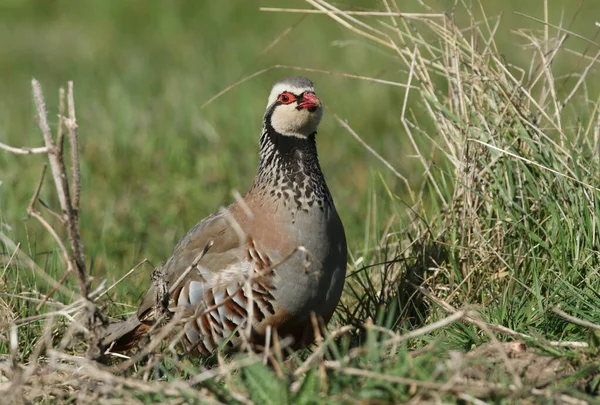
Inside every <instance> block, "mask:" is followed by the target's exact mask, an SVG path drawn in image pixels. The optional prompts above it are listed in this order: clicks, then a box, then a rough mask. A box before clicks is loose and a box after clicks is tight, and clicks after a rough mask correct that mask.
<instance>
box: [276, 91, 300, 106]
mask: <svg viewBox="0 0 600 405" xmlns="http://www.w3.org/2000/svg"><path fill="white" fill-rule="evenodd" d="M295 100H296V97H294V96H293V95H292V94H290V93H287V92H286V93H281V94H280V95H279V101H280V102H281V103H283V104H289V103H291V102H293V101H295Z"/></svg>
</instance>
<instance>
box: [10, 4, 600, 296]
mask: <svg viewBox="0 0 600 405" xmlns="http://www.w3.org/2000/svg"><path fill="white" fill-rule="evenodd" d="M426 3H427V5H428V6H430V7H432V9H433V10H435V11H436V12H446V13H448V14H449V15H451V14H452V11H453V6H454V1H427V2H426ZM282 4H283V2H278V1H274V0H273V1H261V2H252V1H237V2H233V1H169V2H167V1H147V0H144V1H141V0H139V1H133V0H130V1H116V0H113V1H59V0H53V1H51V0H40V1H24V0H4V1H2V2H1V3H0V75H1V76H0V77H1V80H0V142H4V143H8V144H10V145H13V146H41V145H42V141H41V135H40V132H39V129H38V128H37V125H36V123H35V120H34V117H33V115H34V107H33V102H32V100H31V95H30V94H31V90H30V81H31V78H32V77H34V78H36V79H38V80H39V81H40V82H41V83H42V86H43V89H44V92H45V96H46V102H47V105H48V110H49V117H50V120H51V122H52V124H53V125H54V127H55V126H56V122H57V111H58V108H57V98H58V97H57V95H58V88H59V87H60V86H65V85H66V81H67V80H73V81H74V82H75V98H76V108H77V118H78V124H79V133H80V138H81V140H80V142H81V164H82V176H83V180H82V203H81V220H82V233H83V240H84V244H85V247H86V252H87V255H88V259H89V260H90V261H91V262H92V263H93V264H92V266H91V267H92V269H91V271H92V275H94V276H95V277H97V278H103V277H105V276H106V275H108V277H109V280H110V281H112V280H114V279H115V278H116V277H117V276H119V275H121V274H123V273H125V272H126V271H127V270H129V268H131V267H132V266H133V265H135V264H136V263H138V262H139V261H140V260H142V259H143V258H148V259H150V260H151V261H152V263H153V264H154V265H159V264H160V263H161V262H163V261H164V260H165V259H166V258H167V257H168V255H169V253H170V251H171V249H172V247H173V246H174V245H175V243H176V242H177V240H178V239H179V238H180V237H181V236H182V235H183V234H184V232H185V231H186V230H187V229H189V228H190V227H191V226H192V225H193V224H194V223H196V222H197V221H198V220H199V219H201V218H203V217H204V216H206V215H208V214H210V213H211V212H213V211H214V210H216V209H217V208H218V207H219V206H221V205H224V204H227V203H229V202H230V201H231V200H232V197H231V191H232V190H239V191H240V192H242V193H243V192H244V191H245V190H246V189H247V188H248V187H249V186H250V184H251V182H252V178H253V174H254V171H255V169H256V163H257V140H258V137H259V134H260V128H261V120H262V114H263V112H264V107H265V104H266V98H267V95H268V93H269V91H270V87H271V85H272V84H273V83H274V82H275V81H277V80H279V79H280V78H282V77H284V76H287V75H293V74H305V75H307V76H309V77H310V78H311V79H312V80H313V81H314V82H315V83H316V86H317V92H318V94H319V96H320V98H321V99H322V100H323V101H324V103H325V105H326V112H325V117H324V120H323V123H322V124H321V127H320V131H319V136H318V143H319V152H320V156H321V163H322V166H323V170H324V172H325V174H326V177H327V179H328V183H329V186H330V188H331V190H332V193H333V195H334V199H335V200H336V203H337V206H338V209H339V211H340V213H341V216H342V218H343V221H344V223H345V226H346V230H347V234H348V238H349V247H350V250H351V251H352V252H356V251H358V250H359V249H361V248H362V247H363V246H364V245H365V244H366V243H367V242H366V240H365V238H367V237H366V236H365V235H367V234H368V235H370V236H368V237H369V238H371V237H372V238H378V237H379V236H380V235H379V234H378V232H377V229H381V228H383V226H384V221H385V220H386V219H387V218H389V217H390V216H391V215H392V213H394V212H396V210H397V205H396V202H394V201H392V200H391V199H390V197H389V196H388V194H387V193H384V192H383V191H384V190H385V185H387V187H389V189H390V190H391V192H392V193H393V194H395V195H396V196H398V198H399V199H400V200H402V199H403V196H404V195H405V192H406V190H405V189H404V185H403V183H402V182H401V181H399V180H398V179H397V178H395V177H394V175H393V174H392V173H390V171H389V170H387V169H386V168H385V167H384V166H383V165H382V164H381V163H380V162H378V161H377V160H376V159H375V158H374V157H373V156H372V155H370V154H369V153H368V152H367V151H366V150H365V149H364V148H363V147H362V146H360V145H359V143H358V142H357V141H356V140H354V139H353V138H352V137H351V136H350V134H349V133H348V132H347V131H346V130H345V129H343V128H341V127H340V126H339V124H337V123H336V121H335V120H334V119H333V118H332V113H337V114H338V115H339V116H340V117H342V118H344V119H347V120H348V122H349V124H350V125H351V126H352V127H353V128H354V129H355V130H356V131H357V132H358V133H359V134H360V135H361V136H362V137H363V139H364V140H365V141H366V142H368V143H369V145H371V146H372V147H373V148H374V149H375V150H377V151H378V152H379V153H381V154H382V155H383V157H385V158H386V159H387V160H388V161H389V162H390V163H391V164H392V165H394V166H395V167H396V169H397V170H398V171H399V172H401V173H402V174H403V175H405V176H406V177H407V178H408V179H409V182H410V183H411V185H413V186H415V187H417V186H418V185H419V184H420V182H421V179H422V176H423V171H424V169H423V167H422V166H421V165H420V164H419V162H418V160H417V159H416V158H414V156H413V155H414V150H413V149H412V147H411V146H410V144H409V143H408V141H407V140H406V139H405V137H404V136H403V130H402V125H401V123H400V111H401V108H402V103H403V100H404V97H405V90H404V89H403V88H401V87H392V86H387V85H381V84H376V83H372V82H366V81H360V80H356V79H350V78H345V77H342V76H338V75H328V74H323V73H302V72H298V71H294V70H290V69H275V70H271V71H269V72H267V73H265V74H263V75H261V76H258V77H256V78H254V79H252V80H250V81H248V82H246V83H244V84H242V85H240V86H238V87H236V88H235V89H233V90H232V91H231V92H229V93H227V94H226V95H224V96H223V97H221V98H219V99H217V100H216V101H214V102H213V103H212V104H210V105H208V106H207V107H206V108H204V109H201V105H202V104H203V103H204V102H205V101H207V100H208V99H209V98H210V97H212V96H213V95H215V94H216V93H217V92H219V91H220V90H222V89H223V88H225V87H227V86H228V85H230V84H231V83H233V82H235V81H237V80H239V79H241V78H242V77H244V76H246V75H248V74H251V73H253V72H255V71H258V70H260V69H263V68H266V67H269V66H272V65H275V64H284V65H291V66H298V67H305V68H314V69H323V70H328V71H332V72H344V73H349V74H356V75H362V76H370V77H378V78H382V79H387V80H393V81H400V82H402V81H404V80H406V71H407V70H408V67H407V66H402V65H401V63H400V62H399V60H398V59H397V58H396V56H395V55H394V54H393V53H392V52H390V51H389V50H385V49H375V48H374V47H373V45H372V43H371V42H367V41H365V40H363V39H362V38H361V37H360V36H358V35H356V34H354V33H352V32H350V31H349V30H347V29H345V28H343V27H342V26H340V25H339V24H337V23H335V22H333V21H332V20H331V19H330V18H328V17H327V16H324V15H308V16H303V15H302V14H288V13H273V12H262V11H260V10H259V7H261V6H262V7H282ZM335 4H336V5H337V6H338V7H340V8H343V9H356V10H363V9H368V10H380V11H383V10H384V6H383V4H382V3H380V2H378V1H368V0H363V1H346V2H343V3H335ZM397 4H398V7H399V8H400V10H401V11H403V12H428V10H427V9H425V8H424V7H423V6H421V5H420V4H419V2H417V1H414V0H407V1H397ZM548 5H549V7H548V9H549V20H550V21H551V22H552V23H553V24H555V25H561V26H563V27H565V28H568V29H569V30H571V31H573V32H575V33H577V34H579V35H582V36H585V37H587V38H590V39H592V40H596V39H597V37H596V35H597V33H598V28H597V27H596V26H595V21H596V20H600V2H598V1H597V0H589V1H586V2H579V1H578V0H549V1H548ZM284 7H292V8H309V7H310V6H309V5H308V4H307V3H304V2H302V1H289V2H285V5H284ZM483 7H484V9H485V12H486V14H487V16H488V18H490V17H498V16H500V15H501V16H502V21H501V24H500V26H499V28H498V31H497V34H496V40H497V43H498V45H499V47H500V51H501V52H502V53H504V55H505V57H506V59H507V60H508V61H509V62H512V63H515V64H517V65H521V66H527V64H528V61H529V59H530V54H531V50H528V49H527V48H526V47H520V46H519V44H525V41H524V40H523V39H522V37H519V36H518V35H516V34H515V31H514V30H516V29H527V30H529V31H535V32H537V33H539V32H541V31H543V25H542V24H540V23H539V22H535V21H533V20H531V19H528V18H526V17H523V16H520V15H517V14H515V11H519V12H522V13H525V14H528V15H531V16H534V17H536V18H539V19H543V16H544V12H543V11H544V2H543V1H542V0H527V1H522V0H521V1H516V0H510V1H486V0H484V1H483ZM473 12H474V13H475V14H477V15H481V12H480V5H479V4H478V3H475V4H474V5H473ZM454 17H455V18H457V19H461V18H463V17H465V16H461V15H456V16H454ZM369 18H371V19H372V18H373V17H369ZM377 18H378V19H379V20H381V21H382V23H381V28H382V29H385V24H389V20H388V19H386V18H385V17H377ZM465 21H466V20H465ZM290 28H291V31H289V32H287V34H286V35H283V34H284V33H286V30H288V29H290ZM282 35H283V36H282ZM550 35H551V36H552V37H554V36H555V35H556V29H554V28H550ZM277 38H279V41H278V42H277V43H276V44H274V45H273V41H274V40H275V39H277ZM567 41H569V42H568V46H567V47H569V48H571V49H574V50H576V51H578V52H587V50H588V47H589V43H587V42H586V41H583V40H581V39H578V38H576V37H575V36H571V37H570V38H569V39H568V40H567ZM504 49H505V50H504ZM592 49H595V48H592ZM517 50H520V51H517ZM591 56H593V55H591ZM582 63H583V62H582V60H581V58H577V57H573V58H562V59H560V61H557V63H556V64H555V65H554V69H555V72H556V76H560V72H564V73H567V72H570V71H572V70H573V69H575V67H576V66H579V68H581V64H582ZM446 90H447V89H445V88H444V87H443V86H442V87H440V91H446ZM415 108H418V106H415ZM424 142H425V143H426V142H427V141H426V140H424ZM44 161H45V158H44V157H42V156H15V155H12V154H9V153H7V152H4V151H0V182H1V184H0V222H1V223H3V224H5V225H6V227H4V228H3V232H7V233H8V234H9V235H10V236H11V237H12V238H13V239H14V240H15V241H16V242H21V243H22V246H23V249H24V250H25V251H26V252H28V253H29V254H31V255H32V256H34V257H35V258H36V260H37V261H38V263H40V264H41V265H42V266H43V265H44V262H45V261H51V260H54V257H53V255H52V254H48V252H49V251H50V250H51V249H52V248H53V244H52V241H51V240H50V237H49V236H48V235H47V233H46V232H45V231H44V230H43V229H42V228H41V226H39V224H37V223H36V222H35V221H33V220H28V221H24V220H23V218H24V216H25V214H26V208H27V204H28V201H29V199H30V197H31V193H32V191H33V188H34V185H35V183H36V181H37V178H38V176H39V173H40V171H41V166H42V163H43V162H44ZM46 180H47V182H46V187H45V189H44V191H43V192H42V198H43V199H44V200H45V201H47V202H49V203H50V205H51V206H53V207H57V204H56V200H55V199H54V198H53V197H52V188H51V187H50V185H51V180H50V177H48V176H47V179H46ZM374 196H377V198H376V199H375V197H374ZM373 202H375V204H373ZM374 207H376V209H375V208H374ZM367 218H369V219H370V220H369V221H368V220H367ZM367 228H369V229H370V232H366V230H367ZM375 228H377V229H375ZM4 253H5V254H10V253H11V252H4ZM148 273H149V269H146V270H144V271H143V272H141V273H140V274H138V275H135V276H134V277H133V278H132V282H130V283H128V284H127V285H125V286H124V290H123V293H126V292H132V293H133V294H132V295H131V297H130V299H131V301H135V299H136V298H135V296H136V294H139V293H141V292H142V291H143V290H144V289H145V285H146V284H145V283H146V281H144V280H143V277H147V274H148ZM123 296H124V294H123Z"/></svg>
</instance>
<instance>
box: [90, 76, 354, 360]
mask: <svg viewBox="0 0 600 405" xmlns="http://www.w3.org/2000/svg"><path fill="white" fill-rule="evenodd" d="M322 115H323V108H322V105H321V101H320V100H319V98H318V97H317V96H316V94H315V87H314V85H313V83H312V82H311V81H310V80H309V79H307V78H305V77H300V76H296V77H288V78H285V79H283V80H281V81H279V82H277V83H276V84H275V85H274V86H273V88H272V90H271V94H270V95H269V98H268V103H267V109H266V112H265V115H264V119H263V127H262V135H261V137H260V143H259V145H260V148H259V166H258V171H257V173H256V176H255V178H254V183H253V185H252V187H251V188H250V190H249V191H248V192H247V193H246V194H245V195H243V196H242V197H241V199H239V200H238V201H236V202H234V203H233V204H231V205H230V206H228V207H227V208H225V209H222V210H220V211H218V212H216V213H214V214H212V215H210V216H208V217H206V218H204V219H203V220H201V221H200V222H199V223H198V224H196V226H194V227H193V228H192V229H191V230H190V231H189V232H188V233H187V234H186V235H185V236H184V237H183V238H182V239H181V240H180V241H179V243H178V244H177V246H176V247H175V249H174V250H173V253H172V254H171V256H170V257H169V259H168V260H167V262H166V263H165V264H164V265H163V267H162V271H163V273H164V274H165V277H164V278H165V280H166V283H167V287H168V289H169V290H171V292H172V294H170V296H169V306H170V307H171V308H172V311H173V312H175V313H177V312H178V311H179V313H180V314H184V316H183V317H182V318H181V319H182V321H181V328H183V330H182V335H183V340H184V343H185V344H186V346H187V347H188V348H189V349H190V350H191V349H195V350H197V352H199V353H201V354H204V355H209V354H211V353H212V352H214V351H215V350H216V349H217V348H218V347H219V346H220V345H221V344H223V342H226V343H225V344H224V347H225V348H226V349H227V350H231V351H234V350H237V349H239V348H240V345H241V344H242V342H244V341H245V342H250V343H251V344H256V345H258V346H260V345H262V344H263V342H264V340H265V335H266V334H268V333H273V332H275V331H276V333H277V335H278V336H279V338H280V339H281V338H283V337H291V338H292V340H293V342H294V343H293V345H292V347H293V348H294V349H299V348H302V347H304V346H306V345H307V344H309V343H311V342H312V340H313V337H314V331H313V321H312V315H311V314H313V313H314V314H315V315H317V317H319V318H320V319H321V320H322V322H324V323H325V324H326V323H327V322H328V321H329V319H330V318H331V316H332V314H333V312H334V310H335V308H336V306H337V304H338V302H339V300H340V296H341V294H342V290H343V287H344V280H345V274H346V255H347V252H346V237H345V233H344V227H343V225H342V222H341V220H340V218H339V216H338V213H337V211H336V208H335V205H334V203H333V199H332V197H331V194H330V193H329V189H328V188H327V184H326V183H325V178H324V176H323V172H322V171H321V167H320V165H319V161H318V158H317V147H316V140H315V136H316V133H317V126H318V125H319V122H320V121H321V117H322ZM203 251H204V254H202V252H203ZM190 267H193V268H191V270H190ZM155 297H156V291H155V287H154V286H152V287H150V288H149V290H148V291H147V293H146V295H145V297H144V299H143V300H142V302H141V304H140V306H139V308H138V310H137V314H136V315H134V316H133V317H132V318H130V319H129V320H127V321H125V322H123V323H120V324H113V325H110V326H109V328H108V330H107V333H106V334H105V336H104V338H103V340H102V342H103V343H104V345H106V346H109V345H111V344H112V346H113V348H114V347H121V348H127V347H131V346H132V345H133V344H134V343H135V341H136V340H137V339H139V337H140V336H143V335H144V333H147V331H148V330H149V329H150V327H151V326H152V323H153V322H154V318H155V316H154V313H153V312H154V307H155ZM244 331H250V333H248V334H247V335H246V336H245V337H244V338H243V337H242V336H241V334H243V333H244ZM113 343H114V344H113ZM113 350H114V349H113Z"/></svg>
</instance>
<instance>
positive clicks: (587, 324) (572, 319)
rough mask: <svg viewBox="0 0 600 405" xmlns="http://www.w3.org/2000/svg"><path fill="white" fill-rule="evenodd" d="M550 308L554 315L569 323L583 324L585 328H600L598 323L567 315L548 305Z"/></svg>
mask: <svg viewBox="0 0 600 405" xmlns="http://www.w3.org/2000/svg"><path fill="white" fill-rule="evenodd" d="M550 310H551V311H552V312H554V313H555V314H556V315H558V316H560V317H561V318H564V319H566V320H567V321H569V322H571V323H574V324H575V325H579V326H585V327H586V328H590V329H595V330H600V325H598V324H596V323H592V322H589V321H586V320H583V319H579V318H577V317H575V316H573V315H569V314H567V313H566V312H564V311H561V310H560V309H558V308H556V307H555V306H553V305H550Z"/></svg>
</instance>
